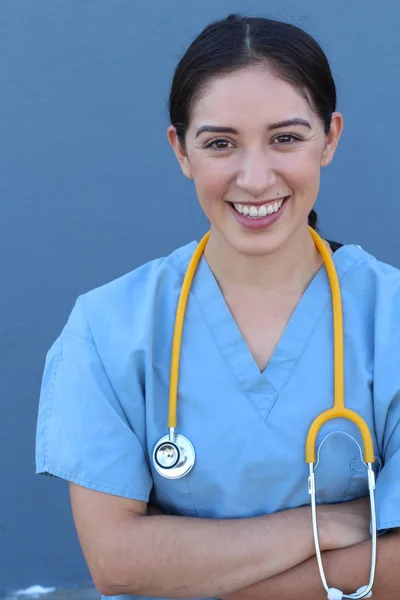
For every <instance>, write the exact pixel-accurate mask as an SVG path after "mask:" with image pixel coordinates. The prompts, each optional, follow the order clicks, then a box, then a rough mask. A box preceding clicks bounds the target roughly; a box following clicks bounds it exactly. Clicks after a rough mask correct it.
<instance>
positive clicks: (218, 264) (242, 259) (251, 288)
mask: <svg viewBox="0 0 400 600" xmlns="http://www.w3.org/2000/svg"><path fill="white" fill-rule="evenodd" d="M204 256H205V259H206V260H207V262H208V264H209V266H210V268H211V270H212V272H213V273H214V276H215V278H216V279H217V281H218V284H219V285H220V287H221V289H222V291H223V292H225V291H226V292H232V291H235V290H238V291H240V292H248V293H251V292H254V293H257V294H261V293H262V295H263V296H264V297H266V296H269V295H275V294H279V293H290V294H296V295H297V294H299V295H301V294H302V293H303V292H304V290H305V289H306V287H307V286H308V284H309V283H310V281H311V279H312V278H313V277H314V275H315V273H316V272H317V271H318V270H319V269H320V268H321V266H322V264H323V261H322V258H321V256H320V254H319V252H318V250H317V248H316V247H315V245H314V242H313V240H312V238H311V236H310V233H309V231H308V227H307V226H302V227H300V228H299V229H298V230H297V231H296V232H295V233H294V234H293V235H292V236H291V237H290V239H289V240H287V241H286V242H285V244H284V245H283V246H282V247H280V248H278V249H276V250H275V251H274V252H271V253H269V254H265V255H261V256H249V255H245V254H242V253H240V252H238V251H236V250H235V249H234V248H232V246H230V245H229V244H228V243H227V242H226V240H225V239H224V238H222V236H221V235H219V233H218V232H217V231H215V230H214V229H211V234H210V239H209V241H208V244H207V247H206V250H205V253H204Z"/></svg>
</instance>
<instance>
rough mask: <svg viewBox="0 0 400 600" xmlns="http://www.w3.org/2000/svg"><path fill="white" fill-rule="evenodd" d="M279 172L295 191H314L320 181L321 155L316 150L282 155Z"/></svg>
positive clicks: (304, 192) (302, 192)
mask: <svg viewBox="0 0 400 600" xmlns="http://www.w3.org/2000/svg"><path fill="white" fill-rule="evenodd" d="M279 167H280V168H279V171H278V172H279V173H280V175H281V176H282V178H283V179H284V180H285V181H286V183H287V184H288V185H289V186H290V188H291V189H292V190H293V191H294V192H296V191H297V192H298V193H301V194H305V195H306V194H307V193H308V192H309V193H314V192H315V190H316V189H318V187H319V182H320V172H321V166H320V156H319V154H318V153H317V152H316V151H312V152H307V153H298V154H296V153H293V154H291V155H290V154H288V155H286V156H283V157H282V160H281V161H280V165H279Z"/></svg>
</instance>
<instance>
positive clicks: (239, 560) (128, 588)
mask: <svg viewBox="0 0 400 600" xmlns="http://www.w3.org/2000/svg"><path fill="white" fill-rule="evenodd" d="M115 536H116V537H115V540H114V543H113V544H112V548H113V551H112V552H110V553H109V559H108V565H107V566H108V567H109V569H110V571H111V572H112V583H111V585H110V586H109V589H107V594H108V595H120V594H128V595H129V594H133V595H142V596H143V595H145V596H155V597H160V596H161V597H170V598H193V597H212V596H222V595H224V594H228V593H231V592H233V591H235V590H239V589H242V588H245V587H246V586H249V585H251V584H254V583H255V582H258V581H261V580H263V579H267V578H269V577H272V576H274V575H276V574H277V573H281V572H283V571H285V570H287V569H290V568H291V567H293V566H294V565H296V564H299V563H300V562H302V561H304V560H306V559H307V558H308V557H310V556H312V555H313V553H314V545H313V539H312V532H311V530H310V527H309V514H308V510H307V508H298V509H293V510H288V511H284V512H281V513H276V514H273V515H268V516H265V517H257V518H250V519H235V520H232V519H229V520H228V519H226V520H215V519H196V518H185V517H171V516H166V515H165V516H164V515H163V516H150V517H149V516H143V517H134V518H133V523H132V527H129V526H126V524H125V525H124V526H123V527H121V528H119V529H118V531H116V534H115ZM110 547H111V546H110ZM111 556H112V558H111Z"/></svg>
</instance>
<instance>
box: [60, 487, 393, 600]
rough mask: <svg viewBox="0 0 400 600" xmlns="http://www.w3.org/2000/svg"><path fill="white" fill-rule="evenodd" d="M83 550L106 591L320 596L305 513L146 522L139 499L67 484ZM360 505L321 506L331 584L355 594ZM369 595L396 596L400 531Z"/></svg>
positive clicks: (363, 549) (363, 560)
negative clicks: (371, 593)
mask: <svg viewBox="0 0 400 600" xmlns="http://www.w3.org/2000/svg"><path fill="white" fill-rule="evenodd" d="M70 489H71V503H72V509H73V514H74V519H75V524H76V527H77V531H78V535H79V539H80V542H81V546H82V549H83V552H84V555H85V558H86V562H87V564H88V566H89V569H90V571H91V574H92V577H93V580H94V582H95V584H96V587H97V588H98V589H99V591H100V592H101V593H102V594H104V595H120V594H133V595H140V596H153V597H170V598H193V597H203V598H210V597H218V598H221V599H223V600H268V598H272V599H273V600H276V599H278V598H279V600H292V599H293V600H294V599H296V600H298V598H299V596H301V597H302V598H307V600H314V599H315V600H322V599H323V598H325V597H326V595H325V592H324V590H323V587H322V584H321V582H320V579H319V573H318V569H317V565H316V560H315V557H314V544H313V539H312V531H311V518H310V513H309V509H308V507H302V508H299V509H293V510H288V511H282V512H281V513H276V514H274V515H268V516H264V517H256V518H249V519H236V520H235V519H226V520H214V519H201V518H186V517H172V516H168V515H160V514H158V515H155V516H148V514H147V505H146V503H144V502H139V501H135V500H128V499H124V498H120V497H117V496H112V495H109V494H104V493H101V492H94V491H92V490H88V489H86V488H83V487H80V486H77V485H74V484H71V485H70ZM366 507H367V505H366V504H364V505H363V501H362V500H360V501H355V502H353V503H351V502H349V503H345V504H343V505H332V506H326V507H320V509H319V523H320V527H319V528H320V533H321V536H320V539H321V548H322V550H323V551H324V564H325V565H326V574H327V578H328V581H329V582H332V584H334V585H335V587H339V588H341V589H344V590H345V591H350V592H353V591H355V590H356V589H357V588H358V587H360V586H361V585H364V584H365V583H367V582H368V569H369V562H370V542H369V541H368V542H364V540H367V539H368V538H369V533H368V524H369V518H367V511H366V510H365V508H366ZM378 541H379V546H378V565H377V571H378V573H377V578H376V586H375V587H374V598H376V597H377V598H378V600H379V598H380V597H381V598H382V599H383V600H392V599H393V600H394V599H396V600H398V597H399V591H400V558H399V554H400V552H399V551H400V535H399V534H388V535H386V536H383V537H382V538H380V539H379V540H378Z"/></svg>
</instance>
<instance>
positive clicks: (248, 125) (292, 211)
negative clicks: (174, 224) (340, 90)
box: [168, 66, 343, 289]
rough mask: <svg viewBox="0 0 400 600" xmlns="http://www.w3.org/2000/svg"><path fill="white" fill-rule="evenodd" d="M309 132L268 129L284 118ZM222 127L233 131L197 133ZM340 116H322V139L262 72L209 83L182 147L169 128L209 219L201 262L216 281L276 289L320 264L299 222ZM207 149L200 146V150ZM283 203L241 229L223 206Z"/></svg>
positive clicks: (285, 90)
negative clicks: (275, 213) (327, 122)
mask: <svg viewBox="0 0 400 600" xmlns="http://www.w3.org/2000/svg"><path fill="white" fill-rule="evenodd" d="M293 118H298V119H302V120H304V121H307V122H308V123H309V124H310V127H306V126H304V125H293V126H290V127H279V128H273V129H271V127H272V126H273V125H274V124H276V123H280V122H283V121H287V120H289V119H293ZM206 125H212V126H217V127H223V128H225V127H231V128H234V129H235V130H237V133H211V132H207V131H204V132H202V133H200V135H198V131H199V129H200V128H202V127H204V126H206ZM342 129H343V117H342V115H341V114H340V113H339V112H335V113H333V115H332V121H331V128H330V131H329V133H328V135H325V132H324V127H323V124H322V122H321V120H320V118H319V116H318V115H317V114H316V113H315V111H314V110H313V109H312V108H311V107H310V105H309V104H308V103H307V102H306V100H305V99H304V98H303V97H302V96H301V95H300V93H299V92H298V91H297V90H295V89H294V88H293V87H292V86H291V85H290V84H288V83H287V82H285V81H283V80H281V79H279V78H277V77H276V76H275V75H273V74H272V73H271V72H270V71H269V70H268V68H267V67H266V66H257V67H247V68H245V69H242V70H238V71H235V72H234V73H232V74H229V75H225V76H222V77H218V78H216V79H214V80H213V82H212V83H211V85H210V86H208V87H207V92H206V93H205V94H203V96H201V97H200V98H199V100H198V101H197V102H196V103H195V105H194V107H193V110H192V114H191V118H190V124H189V127H188V130H187V133H186V137H185V147H182V145H181V143H180V141H179V139H178V137H177V134H176V130H175V128H174V127H173V126H170V127H169V128H168V139H169V142H170V144H171V146H172V148H173V150H174V152H175V155H176V157H177V159H178V162H179V164H180V166H181V168H182V171H183V173H184V175H185V176H186V177H188V178H190V179H193V181H194V185H195V188H196V192H197V196H198V199H199V203H200V206H201V208H202V209H203V211H204V213H205V215H206V216H207V218H208V219H209V221H210V231H211V236H210V240H209V243H208V245H207V248H206V253H205V256H206V259H207V261H208V262H209V264H210V266H211V268H212V270H213V271H214V273H215V275H216V277H217V279H221V280H225V281H226V282H229V283H231V284H232V285H236V286H237V287H239V286H243V285H245V286H247V287H252V288H256V287H258V288H259V287H261V286H262V287H263V288H264V289H265V287H266V285H267V286H268V288H270V289H271V288H277V287H280V286H285V284H287V282H288V281H289V280H290V281H292V280H293V278H294V279H295V278H296V277H297V278H298V279H299V284H300V280H304V279H306V278H307V277H306V273H307V274H308V275H309V274H310V271H315V270H316V268H318V266H319V265H320V260H319V257H318V254H317V252H316V250H315V248H314V244H313V243H312V240H311V238H310V236H309V233H308V229H307V217H308V214H309V212H310V211H311V209H312V207H313V206H314V203H315V201H316V199H317V195H318V190H319V185H320V171H321V168H322V167H325V166H327V165H328V164H329V163H330V162H331V161H332V159H333V156H334V153H335V150H336V147H337V144H338V142H339V138H340V135H341V132H342ZM210 144H212V146H211V147H210V146H209V145H210ZM282 196H289V199H288V200H287V201H286V203H285V206H284V211H283V212H282V215H281V216H280V218H279V219H278V221H276V223H274V224H273V225H271V226H270V227H268V228H266V229H264V230H261V231H254V230H248V229H246V228H245V227H243V226H242V225H240V224H238V223H237V221H236V220H235V218H234V216H233V214H232V209H231V207H230V206H229V203H230V202H238V203H242V204H253V203H256V204H260V203H262V202H264V201H269V200H275V199H277V198H280V197H282Z"/></svg>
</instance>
